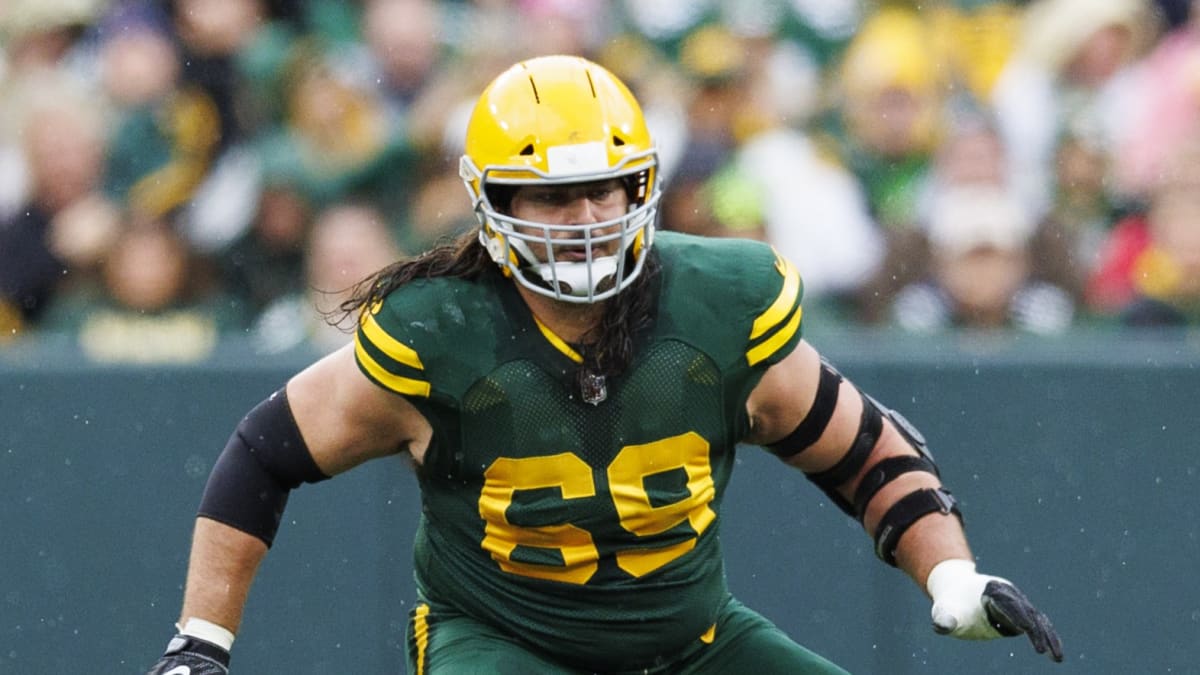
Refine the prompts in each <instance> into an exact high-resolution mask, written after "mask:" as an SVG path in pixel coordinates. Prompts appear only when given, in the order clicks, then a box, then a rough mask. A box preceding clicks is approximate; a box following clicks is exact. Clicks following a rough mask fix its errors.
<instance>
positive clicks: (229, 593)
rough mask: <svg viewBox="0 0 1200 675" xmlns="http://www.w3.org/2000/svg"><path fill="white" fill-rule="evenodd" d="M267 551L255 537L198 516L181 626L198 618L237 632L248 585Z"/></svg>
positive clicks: (248, 590) (264, 545)
mask: <svg viewBox="0 0 1200 675" xmlns="http://www.w3.org/2000/svg"><path fill="white" fill-rule="evenodd" d="M266 552H267V546H266V544H264V543H263V541H262V540H261V539H259V538H257V537H254V536H252V535H249V534H246V533H245V532H242V531H241V530H238V529H235V528H233V527H230V526H228V525H225V524H223V523H219V522H217V521H215V520H211V519H209V518H203V517H202V518H197V519H196V530H195V533H194V534H193V536H192V553H191V558H190V560H189V562H188V576H187V586H186V589H185V591H184V598H183V611H182V615H181V617H180V625H183V624H184V623H185V622H186V621H187V620H188V619H189V618H191V617H198V618H201V619H205V620H208V621H211V622H213V623H215V624H218V625H220V626H223V627H225V628H227V629H228V630H229V631H230V632H234V633H236V632H237V630H238V626H239V625H240V624H241V622H242V610H243V608H244V607H245V604H246V596H247V594H248V593H249V592H250V584H251V582H252V581H253V580H254V574H255V572H256V571H257V570H258V565H259V563H260V562H262V559H263V556H265V555H266Z"/></svg>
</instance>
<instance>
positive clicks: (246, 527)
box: [198, 389, 329, 546]
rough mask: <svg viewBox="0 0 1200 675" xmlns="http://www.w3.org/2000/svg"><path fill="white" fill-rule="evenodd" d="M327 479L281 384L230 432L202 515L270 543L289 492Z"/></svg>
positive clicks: (202, 504)
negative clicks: (298, 424)
mask: <svg viewBox="0 0 1200 675" xmlns="http://www.w3.org/2000/svg"><path fill="white" fill-rule="evenodd" d="M327 478H329V476H326V475H325V474H324V473H322V471H321V469H320V468H319V467H318V466H317V463H316V462H315V461H314V460H313V457H312V454H311V453H309V450H308V446H307V445H306V444H305V443H304V438H303V437H302V436H301V435H300V428H299V427H297V426H296V420H295V418H294V417H293V416H292V409H291V406H290V405H288V400H287V392H286V390H285V389H280V390H279V391H277V392H275V393H274V394H271V396H270V397H269V398H267V400H265V401H263V402H262V403H260V404H258V405H257V406H255V408H254V409H253V410H251V411H250V412H249V414H247V415H246V417H244V418H243V419H242V422H241V424H239V425H238V426H237V429H235V430H234V432H233V435H232V436H230V437H229V442H228V443H227V444H226V445H225V450H224V451H223V452H222V453H221V456H220V457H218V458H217V463H216V465H215V466H213V470H212V473H211V474H210V475H209V477H208V484H207V485H205V487H204V496H203V497H202V498H201V500H200V510H199V513H198V515H200V516H203V517H205V518H211V519H213V520H216V521H219V522H222V523H225V524H226V525H229V526H230V527H234V528H237V529H239V530H241V531H243V532H246V533H247V534H252V535H254V536H255V537H258V538H259V539H261V540H263V542H264V543H266V545H267V546H270V545H271V544H272V542H274V540H275V533H276V532H277V531H278V529H279V522H280V520H281V519H282V518H283V510H284V507H285V506H287V498H288V493H289V492H290V491H291V490H293V489H295V488H296V487H299V485H300V484H301V483H316V482H318V481H322V480H325V479H327Z"/></svg>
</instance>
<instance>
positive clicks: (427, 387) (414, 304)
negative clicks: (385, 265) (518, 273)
mask: <svg viewBox="0 0 1200 675" xmlns="http://www.w3.org/2000/svg"><path fill="white" fill-rule="evenodd" d="M492 291H493V287H492V285H491V284H489V283H487V282H471V281H464V280H461V279H453V278H435V279H423V280H419V281H413V282H410V283H408V284H405V285H404V286H401V287H400V288H398V289H396V290H395V291H393V292H392V293H390V294H389V295H388V296H387V298H385V299H384V301H383V302H382V303H379V304H377V305H376V306H375V307H372V308H371V310H370V311H369V312H367V313H366V314H364V316H363V318H362V320H361V322H360V324H359V328H358V333H357V335H356V336H355V345H354V349H355V358H356V359H357V361H358V365H359V368H360V369H361V370H362V371H363V373H365V374H366V375H367V377H368V378H370V379H371V380H373V381H374V382H375V383H376V384H378V385H380V386H382V387H384V388H385V389H388V390H391V391H393V392H395V393H397V394H403V395H405V396H412V397H417V398H429V397H430V396H431V395H433V394H434V393H437V392H440V393H443V394H448V395H449V396H451V397H456V396H457V394H458V393H460V392H461V391H462V390H463V389H465V388H466V387H467V386H469V385H470V382H471V381H473V380H474V378H475V377H476V375H474V373H478V372H481V371H482V372H486V371H487V369H488V366H489V365H490V363H492V362H494V360H495V357H496V353H497V343H498V340H499V336H501V335H508V334H509V331H510V326H509V323H508V319H507V318H506V317H505V316H504V314H503V312H502V311H501V308H500V307H499V302H498V301H497V299H496V297H495V295H494V293H493V292H492Z"/></svg>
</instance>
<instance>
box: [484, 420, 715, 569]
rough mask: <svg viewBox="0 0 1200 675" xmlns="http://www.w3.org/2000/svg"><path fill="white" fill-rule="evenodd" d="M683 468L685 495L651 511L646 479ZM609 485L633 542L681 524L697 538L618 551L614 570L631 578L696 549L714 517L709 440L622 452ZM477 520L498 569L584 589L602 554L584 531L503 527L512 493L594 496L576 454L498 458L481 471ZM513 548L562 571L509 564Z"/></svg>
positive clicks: (588, 472) (679, 440) (672, 441)
mask: <svg viewBox="0 0 1200 675" xmlns="http://www.w3.org/2000/svg"><path fill="white" fill-rule="evenodd" d="M679 469H683V470H684V472H685V473H686V474H687V496H685V497H683V498H682V499H680V500H678V501H675V502H671V503H668V504H661V505H658V506H656V505H654V504H653V503H651V501H650V494H649V492H647V490H646V486H645V479H646V478H647V477H648V476H652V475H655V474H659V473H664V472H667V471H675V470H679ZM607 473H608V484H609V491H610V493H611V495H612V501H613V506H615V507H616V510H617V515H618V516H619V517H620V522H621V527H623V528H624V529H625V530H627V531H629V532H631V533H633V534H635V535H637V536H639V537H649V536H653V535H656V534H661V533H663V532H666V531H667V530H670V529H671V528H673V527H676V526H678V525H680V524H681V523H683V522H684V521H687V523H688V524H689V525H690V526H691V529H692V530H693V531H694V532H695V536H692V537H690V538H688V539H687V540H686V541H683V542H680V543H677V544H673V545H671V546H666V547H659V548H629V549H626V550H623V551H618V552H617V565H618V566H619V567H620V568H621V569H623V570H625V571H626V572H628V573H629V574H631V575H632V576H634V577H640V576H642V575H644V574H649V573H650V572H653V571H654V570H656V569H658V568H660V567H662V566H663V565H666V564H667V563H669V562H671V561H672V560H675V559H676V558H678V557H679V556H681V555H683V554H685V553H687V552H688V551H690V550H692V549H693V548H695V546H696V539H697V538H698V537H699V536H700V534H701V533H703V532H704V530H705V529H707V528H708V526H709V525H710V524H712V521H713V519H715V518H716V513H714V512H713V510H712V509H711V508H709V506H708V504H709V503H710V502H711V501H712V500H713V495H714V487H713V479H712V468H711V466H710V465H709V461H708V441H705V440H704V439H703V438H702V437H701V436H700V435H699V434H696V433H694V432H690V431H689V432H688V433H686V434H681V435H679V436H672V437H670V438H664V439H662V440H658V441H654V442H652V443H646V444H643V445H627V446H625V447H623V448H621V451H620V452H619V453H617V456H616V458H614V459H613V461H612V462H611V463H610V464H609V465H608V469H607ZM483 475H484V485H483V492H482V494H481V495H480V497H479V515H480V516H481V517H482V518H483V520H484V522H485V523H486V527H485V530H484V538H483V543H482V546H483V548H484V550H486V551H488V552H489V553H491V554H492V558H493V559H495V560H496V562H497V563H498V564H499V565H500V569H502V570H504V571H506V572H511V573H513V574H521V575H524V576H529V577H536V578H538V579H550V580H553V581H562V582H566V583H573V584H584V583H587V581H588V579H591V578H592V575H593V574H595V573H596V568H597V567H598V561H599V559H600V554H599V552H598V551H597V549H596V545H595V543H594V542H593V541H592V534H591V533H590V532H588V531H587V530H584V529H582V528H580V527H576V526H574V525H571V524H569V523H563V524H560V525H546V526H541V527H521V526H518V525H513V524H512V523H510V522H509V521H508V517H507V515H506V514H507V511H508V507H509V506H511V505H512V502H513V495H514V494H515V493H516V491H517V490H537V489H546V488H557V489H558V490H560V491H561V493H562V498H563V499H584V498H587V497H594V496H595V495H596V484H595V481H594V479H593V478H592V468H591V467H590V466H588V464H587V463H586V462H584V461H583V460H582V459H581V458H580V457H579V456H578V455H576V454H574V453H571V452H564V453H561V454H557V455H550V456H547V457H527V458H522V459H513V458H507V457H502V458H500V459H497V460H496V461H495V462H493V463H492V465H491V466H490V467H488V469H487V471H485V472H484V474H483ZM518 546H527V547H536V548H542V549H554V550H557V551H558V552H559V554H560V555H561V556H562V561H563V564H562V565H541V564H536V563H528V562H522V561H518V560H513V557H512V554H513V551H514V550H516V548H517V547H518Z"/></svg>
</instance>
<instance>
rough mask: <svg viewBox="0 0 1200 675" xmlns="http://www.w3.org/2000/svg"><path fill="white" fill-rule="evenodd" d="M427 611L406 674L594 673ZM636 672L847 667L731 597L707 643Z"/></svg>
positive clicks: (422, 607) (759, 672)
mask: <svg viewBox="0 0 1200 675" xmlns="http://www.w3.org/2000/svg"><path fill="white" fill-rule="evenodd" d="M429 611H430V610H429V605H427V604H425V603H420V604H418V605H417V607H416V609H414V610H413V611H412V612H411V613H410V616H409V622H408V636H407V638H408V639H407V643H408V672H409V673H410V675H593V671H590V670H580V669H578V668H572V667H568V666H564V665H563V664H561V663H558V662H556V661H554V660H553V659H552V658H550V657H549V656H547V655H545V654H542V653H539V652H538V651H537V650H536V649H534V648H533V647H531V646H530V645H527V644H525V643H522V642H520V641H518V640H516V639H515V638H513V637H512V636H511V635H510V634H508V633H505V632H503V631H501V630H498V629H496V628H495V627H493V626H490V625H488V624H485V623H481V622H479V621H476V620H475V619H472V618H470V617H467V616H463V615H461V614H457V613H454V614H449V615H447V614H446V613H444V612H438V613H437V615H436V616H430V614H429ZM614 648H619V646H617V645H614ZM633 672H636V673H646V674H648V675H667V674H670V675H725V674H727V673H753V674H754V675H774V674H775V673H779V674H781V675H782V674H784V673H787V674H788V675H798V674H805V675H809V674H811V675H827V674H838V675H847V673H846V671H845V670H843V669H841V668H839V667H838V666H836V665H834V664H833V663H831V662H829V661H828V660H826V659H824V658H822V657H821V656H818V655H817V654H815V653H813V652H811V651H809V650H808V649H805V648H804V647H802V646H800V645H798V644H796V643H795V642H793V641H792V640H791V638H789V637H788V636H787V635H785V634H784V633H783V631H781V630H779V629H778V628H776V627H775V625H774V624H772V623H771V622H770V621H768V620H766V619H765V618H763V617H762V616H761V615H759V614H758V613H757V612H754V611H753V610H751V609H749V608H748V607H746V606H745V605H743V604H742V603H740V602H738V601H737V600H735V599H733V598H732V597H731V598H729V599H728V600H727V601H726V603H725V605H724V606H723V607H722V608H721V611H720V612H719V613H718V615H717V628H716V634H715V635H714V637H713V640H712V642H711V643H708V644H704V643H702V642H700V641H699V640H697V642H696V645H695V646H694V647H692V648H689V649H687V650H685V652H684V653H683V654H681V655H680V657H679V659H678V660H676V661H674V662H672V663H669V664H666V665H664V666H661V667H656V668H654V669H652V670H638V671H633ZM606 675H609V674H606ZM621 675H624V674H621ZM630 675H632V674H630Z"/></svg>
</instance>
